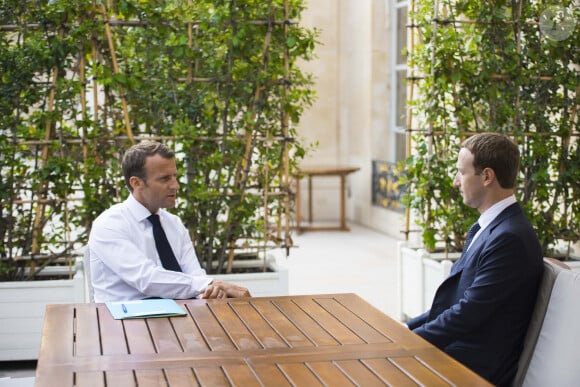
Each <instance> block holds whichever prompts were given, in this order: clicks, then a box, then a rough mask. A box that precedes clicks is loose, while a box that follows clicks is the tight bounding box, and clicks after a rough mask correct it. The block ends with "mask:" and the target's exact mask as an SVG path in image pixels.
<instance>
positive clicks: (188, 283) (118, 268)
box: [87, 141, 250, 302]
mask: <svg viewBox="0 0 580 387" xmlns="http://www.w3.org/2000/svg"><path fill="white" fill-rule="evenodd" d="M122 167H123V175H124V177H125V184H126V185H127V187H128V189H129V191H130V192H131V194H130V195H129V197H128V198H127V200H125V201H124V202H122V203H119V204H116V205H113V206H112V207H111V208H109V209H107V210H106V211H104V212H103V213H102V214H101V215H99V217H97V219H95V221H94V223H93V226H92V229H91V233H90V236H89V244H88V247H87V248H89V249H90V266H91V270H90V272H91V279H90V280H91V282H92V284H93V288H94V298H95V302H106V301H117V300H129V299H142V298H150V297H161V298H174V299H187V298H194V297H200V298H225V297H250V292H249V291H248V289H246V288H244V287H241V286H237V285H234V284H231V283H228V282H223V281H214V280H212V279H211V278H209V277H208V276H207V275H206V273H205V270H203V269H202V268H201V266H200V264H199V261H198V259H197V256H196V254H195V250H194V248H193V243H192V242H191V238H190V236H189V232H188V230H187V229H186V228H185V226H184V225H183V223H182V222H181V220H180V219H179V218H178V217H177V216H175V215H173V214H171V213H169V212H167V211H165V210H164V208H172V207H174V206H175V200H176V197H177V190H178V189H179V183H178V181H177V166H176V162H175V153H174V152H173V151H172V150H171V149H169V148H167V147H166V146H165V145H163V144H160V143H157V142H152V141H146V142H141V143H139V144H137V145H134V146H133V147H131V148H130V149H129V150H128V151H127V152H126V153H125V155H124V157H123V161H122ZM152 214H157V215H158V216H159V220H160V223H161V226H162V228H163V230H164V232H165V234H166V236H167V240H168V241H169V245H170V247H171V250H172V252H173V255H174V256H175V259H176V260H177V264H178V265H179V268H180V269H181V271H174V270H168V269H165V268H164V267H163V265H162V263H161V260H160V257H159V254H158V252H157V248H156V241H155V239H154V236H153V225H152V223H151V221H150V220H149V219H148V218H149V217H150V216H151V215H152ZM179 268H178V269H179Z"/></svg>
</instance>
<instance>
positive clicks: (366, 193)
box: [297, 0, 404, 237]
mask: <svg viewBox="0 0 580 387" xmlns="http://www.w3.org/2000/svg"><path fill="white" fill-rule="evenodd" d="M390 4H391V2H389V1H385V0H310V2H309V5H308V9H307V10H306V11H305V12H304V14H303V19H302V21H301V23H302V24H303V25H304V26H307V27H316V28H318V29H319V30H320V31H321V35H320V37H319V40H320V41H321V42H322V44H321V45H320V46H319V47H318V48H317V50H316V54H317V56H318V58H317V59H316V60H314V61H312V62H308V63H304V64H302V67H303V68H304V70H305V71H308V72H310V73H312V74H313V75H314V79H315V81H316V86H315V88H316V92H317V100H316V102H315V103H314V105H313V106H312V107H311V108H310V109H309V110H308V111H307V112H305V114H304V116H303V118H302V121H301V123H300V125H299V127H298V128H297V130H298V135H299V136H300V137H301V138H302V139H303V141H305V143H307V144H308V143H315V142H318V146H317V147H316V148H315V149H314V150H313V151H312V152H311V153H310V154H309V157H307V158H306V159H305V160H304V162H303V163H302V165H303V166H311V167H312V166H320V165H328V166H337V165H352V166H357V167H360V168H361V169H360V171H358V172H356V173H355V174H353V175H350V176H349V178H348V189H347V217H348V219H349V221H350V222H355V223H359V224H362V225H365V226H368V227H371V228H373V229H376V230H379V231H383V232H385V233H388V234H390V235H393V236H395V237H401V234H400V230H401V229H402V227H403V220H404V219H403V216H402V215H401V214H400V213H397V212H394V211H389V210H385V209H382V208H379V207H375V206H372V204H371V200H372V196H371V194H372V192H371V184H372V180H371V179H372V176H371V175H372V163H371V162H372V160H373V159H380V160H388V159H389V158H390V156H391V155H390V154H389V152H390V149H391V147H390V143H389V136H388V130H389V125H390V124H389V109H388V107H389V106H390V103H391V94H390V88H389V82H390V76H391V68H392V64H391V61H392V53H391V52H390V51H389V47H390V46H391V41H392V38H391V36H392V34H391V22H390V11H391V10H390V9H388V8H387V7H389V8H390V7H391V5H390ZM305 186H306V184H304V183H303V184H302V188H303V189H302V195H301V196H302V198H305V197H306V196H305V193H306V191H305ZM338 187H339V179H338V178H332V177H323V178H322V177H321V178H315V179H314V181H313V189H314V195H313V207H314V219H315V221H325V222H337V221H338V218H339V190H338ZM305 210H306V206H305V203H304V200H303V204H302V211H301V212H302V214H303V215H304V216H305V215H306V214H305Z"/></svg>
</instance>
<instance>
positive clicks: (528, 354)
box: [513, 259, 563, 386]
mask: <svg viewBox="0 0 580 387" xmlns="http://www.w3.org/2000/svg"><path fill="white" fill-rule="evenodd" d="M562 270H563V268H562V267H561V266H559V265H557V264H555V263H552V262H551V261H550V260H548V259H544V274H543V275H542V280H541V282H540V288H539V289H538V297H537V299H536V306H535V307H534V311H533V313H532V319H531V320H530V325H529V327H528V331H527V333H526V337H525V339H524V348H523V351H522V354H521V356H520V360H519V362H518V372H517V374H516V376H515V378H514V381H513V385H514V386H521V385H522V382H523V380H524V376H525V375H526V372H527V370H528V365H529V363H530V360H531V358H532V354H533V352H534V348H535V346H536V341H537V339H538V335H539V333H540V329H541V328H542V323H543V321H544V316H545V315H546V309H547V308H548V302H549V300H550V295H551V294H552V288H553V286H554V283H555V282H556V277H557V276H558V273H559V272H560V271H562Z"/></svg>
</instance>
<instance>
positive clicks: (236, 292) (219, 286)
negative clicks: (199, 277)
mask: <svg viewBox="0 0 580 387" xmlns="http://www.w3.org/2000/svg"><path fill="white" fill-rule="evenodd" d="M251 296H252V295H251V294H250V291H249V290H248V289H246V288H244V287H243V286H238V285H235V284H232V283H229V282H223V281H212V282H211V283H210V284H209V285H208V286H207V288H206V289H205V291H204V292H203V293H202V294H201V295H200V297H199V298H203V299H207V298H239V297H251Z"/></svg>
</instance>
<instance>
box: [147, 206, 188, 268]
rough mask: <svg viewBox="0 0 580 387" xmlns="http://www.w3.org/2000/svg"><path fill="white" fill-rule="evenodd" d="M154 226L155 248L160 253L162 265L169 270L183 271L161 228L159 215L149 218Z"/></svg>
mask: <svg viewBox="0 0 580 387" xmlns="http://www.w3.org/2000/svg"><path fill="white" fill-rule="evenodd" d="M147 219H148V220H149V221H150V222H151V224H152V225H153V238H154V239H155V247H156V248H157V253H159V259H161V264H162V265H163V267H164V268H165V269H167V270H173V271H182V270H181V267H180V266H179V263H177V259H176V258H175V254H173V250H171V246H170V245H169V241H168V240H167V235H165V231H163V227H161V222H160V221H159V215H157V214H152V215H150V216H149V217H148V218H147Z"/></svg>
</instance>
